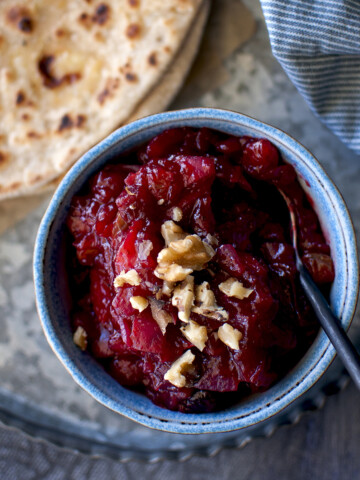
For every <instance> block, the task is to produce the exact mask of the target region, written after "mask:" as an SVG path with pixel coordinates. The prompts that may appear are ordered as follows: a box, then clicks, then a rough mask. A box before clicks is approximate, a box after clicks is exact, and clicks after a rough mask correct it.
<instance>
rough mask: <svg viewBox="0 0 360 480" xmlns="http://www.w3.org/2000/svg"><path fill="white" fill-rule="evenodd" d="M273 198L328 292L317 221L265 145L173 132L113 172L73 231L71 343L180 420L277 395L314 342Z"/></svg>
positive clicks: (89, 196) (78, 214) (329, 271)
mask: <svg viewBox="0 0 360 480" xmlns="http://www.w3.org/2000/svg"><path fill="white" fill-rule="evenodd" d="M277 188H281V189H283V190H284V191H285V193H286V194H287V195H288V196H289V197H290V198H291V199H292V200H293V202H294V205H295V209H296V215H297V222H298V226H299V232H298V235H299V247H300V251H301V256H302V259H303V262H304V263H305V265H306V266H307V268H308V269H309V271H310V274H311V275H312V277H313V279H314V281H315V282H316V283H317V284H319V285H320V286H321V288H322V289H323V290H324V291H325V292H328V290H329V287H330V284H331V282H332V281H333V279H334V267H333V263H332V260H331V257H330V249H329V246H328V245H327V243H326V241H325V239H324V236H323V234H322V232H321V229H320V225H319V221H318V218H317V215H316V214H315V212H314V210H313V208H312V207H311V205H310V203H309V201H308V199H307V197H306V195H305V193H304V191H303V190H302V188H301V187H300V184H299V182H298V180H297V177H296V174H295V171H294V168H293V167H292V166H291V165H288V164H286V163H284V162H283V161H282V159H281V157H280V154H279V151H278V150H277V148H276V147H275V146H274V145H273V144H272V143H271V142H270V141H269V140H266V139H257V138H250V137H235V136H229V135H226V134H224V133H221V132H217V131H213V130H209V129H207V128H201V129H194V128H188V127H184V128H175V129H171V130H167V131H164V132H163V133H160V134H159V135H157V136H156V137H154V138H153V139H151V140H150V141H149V142H148V143H147V144H146V145H143V146H142V147H140V148H139V149H138V150H137V151H134V152H131V153H129V154H127V155H122V156H120V157H116V158H114V159H113V161H112V163H111V164H108V165H106V166H105V167H104V168H103V169H102V170H101V171H99V172H98V173H97V174H96V175H94V176H93V177H92V178H91V179H90V181H89V182H88V184H87V185H86V187H85V188H84V189H83V190H82V191H81V192H80V194H79V195H77V196H76V197H74V198H73V200H72V204H71V208H70V211H69V215H68V218H67V226H68V230H69V232H70V234H69V245H71V244H72V246H71V247H69V255H68V257H69V261H68V274H69V284H70V291H71V292H72V297H73V308H72V325H73V329H74V341H75V343H76V344H77V345H78V346H79V347H80V348H82V349H83V350H85V349H86V350H88V351H89V353H90V354H91V355H93V356H94V357H96V358H97V359H98V361H99V362H101V363H102V364H103V366H104V368H105V369H106V370H107V371H108V372H109V373H110V375H112V376H113V377H114V378H115V379H116V380H117V381H118V382H119V383H120V384H121V385H124V386H127V387H128V388H132V389H136V390H138V391H142V392H144V393H145V394H146V395H147V396H148V397H149V398H150V399H151V400H152V401H153V402H154V403H156V404H157V405H160V406H162V407H165V408H168V409H171V410H179V411H181V412H192V413H195V412H209V411H213V410H220V409H222V408H225V407H226V406H228V405H230V404H232V403H234V402H237V401H239V400H240V399H241V398H243V397H244V396H245V395H249V394H250V393H252V392H257V391H262V390H265V389H267V388H268V387H270V386H271V385H272V384H273V383H274V382H276V381H277V380H278V379H279V378H281V377H282V376H284V375H285V374H286V373H287V372H288V371H289V370H290V369H291V368H292V367H293V366H294V365H295V364H296V363H297V362H298V361H299V360H300V358H301V357H302V356H303V355H304V353H305V352H306V350H307V349H308V348H309V346H310V344H311V343H312V341H313V340H314V338H315V336H316V333H317V330H318V323H317V320H316V318H315V316H314V313H313V311H312V309H311V307H310V305H309V303H308V301H307V299H306V298H305V295H304V293H303V290H302V288H301V286H300V283H299V278H298V272H297V270H296V266H295V260H294V250H293V247H292V244H291V237H290V225H289V212H288V210H287V208H286V205H285V202H284V200H283V199H282V197H281V195H280V194H279V192H278V190H277ZM70 237H71V238H70Z"/></svg>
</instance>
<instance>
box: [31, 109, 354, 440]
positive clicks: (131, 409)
mask: <svg viewBox="0 0 360 480" xmlns="http://www.w3.org/2000/svg"><path fill="white" fill-rule="evenodd" d="M201 120H204V121H206V120H210V121H218V122H220V123H222V124H224V123H229V124H235V125H238V126H244V127H249V128H252V129H254V128H255V129H257V130H258V131H259V134H260V135H263V136H265V137H267V138H269V139H270V140H271V141H274V140H275V141H276V142H277V143H279V144H281V145H282V146H283V148H284V149H285V150H291V151H292V152H295V153H296V155H297V156H299V157H301V158H302V159H303V160H305V163H306V165H307V167H309V168H310V167H311V169H312V171H313V173H314V175H315V177H316V180H317V182H318V183H319V179H321V181H322V183H323V184H326V188H327V193H329V192H328V189H330V190H331V192H330V193H331V195H332V197H333V198H334V200H335V202H336V205H337V207H338V208H339V212H338V214H339V215H340V216H341V218H342V220H343V222H344V226H343V228H342V230H343V235H344V236H346V237H347V242H346V246H347V247H348V248H349V252H347V255H348V257H349V258H351V262H352V263H351V267H352V275H351V280H354V283H353V284H352V285H351V286H350V287H351V288H350V289H349V292H348V293H349V296H348V297H347V304H348V314H347V318H346V322H345V321H342V324H343V326H344V328H345V329H348V328H349V326H350V324H351V321H352V318H353V316H354V313H355V309H356V304H357V297H358V290H359V265H358V256H357V248H356V241H355V232H354V227H353V224H352V221H351V217H350V214H349V212H348V209H347V207H346V204H345V201H344V199H343V197H342V195H341V194H340V192H339V190H338V189H337V187H336V186H335V184H334V183H333V182H332V180H331V179H330V177H329V176H328V175H327V173H326V172H325V170H324V169H323V167H322V166H321V165H320V163H319V162H318V160H317V159H316V158H315V157H314V156H313V155H312V154H311V153H310V152H309V150H307V149H306V148H305V147H304V146H303V145H301V144H300V143H299V142H298V141H297V140H295V139H294V138H293V137H291V136H290V135H289V134H287V133H285V132H283V131H282V130H280V129H278V128H275V127H273V126H271V125H269V124H267V123H264V122H261V121H259V120H256V119H254V118H252V117H250V116H248V115H244V114H241V113H238V112H233V111H230V110H224V109H217V108H216V109H215V108H189V109H183V110H175V111H170V112H164V113H159V114H155V115H150V116H147V117H144V118H141V119H139V120H136V121H134V122H132V123H129V124H127V125H125V126H123V127H120V128H119V129H118V130H116V131H115V132H113V133H112V134H110V135H109V136H108V137H106V138H105V139H104V140H102V141H101V142H100V143H98V144H96V145H95V146H94V147H92V148H91V149H90V150H89V151H87V152H86V153H85V154H84V155H83V156H82V157H81V158H80V159H79V160H78V161H77V162H76V163H75V165H74V166H73V167H72V168H71V169H70V171H69V172H68V173H67V174H66V175H65V177H64V178H63V180H62V181H61V183H60V185H59V186H58V188H57V190H56V192H55V193H54V195H53V197H52V199H51V201H50V204H49V205H48V208H47V210H46V212H45V214H44V217H43V219H42V221H41V224H40V227H39V230H38V234H37V238H36V241H35V247H34V260H33V273H34V284H35V296H36V305H37V309H38V313H39V317H40V321H41V325H42V328H43V330H44V333H45V336H46V338H47V341H48V342H49V344H50V346H51V348H52V350H53V351H54V352H55V354H56V355H57V357H58V358H59V360H60V361H61V363H62V364H63V365H64V367H65V368H66V369H67V370H68V372H69V373H70V374H71V376H72V377H73V379H74V380H75V381H76V383H78V384H79V385H80V386H81V387H82V388H83V389H84V390H85V391H87V392H88V393H89V394H90V395H91V396H92V397H94V398H95V399H96V400H97V401H99V402H100V403H102V404H103V405H105V406H107V407H108V408H110V409H111V410H114V411H115V412H117V413H120V414H122V415H124V416H126V417H128V418H130V419H132V420H134V421H136V422H138V423H140V424H142V425H145V426H148V427H151V428H155V429H159V430H163V431H167V432H173V433H188V434H194V433H195V434H198V433H215V432H226V431H233V430H237V429H240V428H244V427H248V426H250V425H255V424H257V423H260V422H262V421H265V420H268V419H270V418H271V417H273V416H274V415H276V414H278V413H279V412H281V411H282V410H283V409H284V408H286V407H288V406H289V405H290V404H291V403H292V402H293V401H295V400H296V399H297V398H298V397H299V396H300V395H302V394H303V393H305V392H306V391H307V390H308V389H309V388H310V387H311V386H312V385H313V384H314V383H315V382H316V381H317V380H318V379H319V378H320V377H321V375H322V374H323V373H324V372H325V371H326V369H327V368H328V367H329V365H330V364H331V362H332V360H333V359H334V357H335V349H334V347H333V346H332V345H331V344H330V341H329V340H328V339H327V337H326V335H325V333H324V332H323V331H321V332H320V334H319V335H318V337H317V338H316V340H315V342H314V344H315V343H316V344H317V349H316V350H314V349H313V347H311V348H310V350H311V354H310V355H309V352H310V350H309V351H308V353H307V354H306V355H305V357H308V358H307V363H305V364H303V362H302V361H301V362H300V364H298V365H297V366H296V367H295V369H294V373H292V374H290V375H291V376H294V374H295V373H297V376H298V377H299V379H298V381H297V382H296V384H294V385H292V386H291V387H289V386H288V387H286V385H285V384H286V383H287V382H288V383H289V378H287V377H288V376H286V377H285V379H282V380H280V381H279V382H277V383H276V384H275V385H274V386H273V387H271V388H270V389H269V390H267V392H273V395H272V397H271V398H272V399H273V401H272V402H270V403H266V405H263V406H262V408H258V409H256V408H255V409H254V410H253V411H252V412H250V413H246V414H241V412H239V411H238V414H237V415H235V413H236V410H237V408H236V407H235V408H232V409H227V410H225V411H222V412H213V413H210V414H183V413H180V412H172V411H169V410H166V409H163V408H161V407H157V406H154V405H153V404H151V405H150V407H151V408H152V409H153V410H156V411H158V410H160V411H161V412H160V413H159V412H158V413H159V414H157V415H154V414H150V415H149V414H145V413H144V412H142V411H140V410H137V409H136V408H135V406H128V405H126V404H124V403H123V402H122V401H120V400H119V399H117V400H114V399H111V398H110V397H109V396H108V395H107V394H106V393H105V392H103V391H102V389H101V388H100V387H99V386H96V385H94V383H92V382H91V381H90V380H89V379H88V378H87V377H86V375H84V374H83V373H82V372H81V371H80V370H79V369H78V368H77V366H76V365H75V363H74V361H73V360H72V359H71V358H70V356H69V355H68V353H67V352H66V350H65V349H64V346H63V345H62V343H61V342H60V340H59V339H58V338H57V335H56V333H55V330H54V327H53V325H52V319H51V317H50V314H49V311H48V309H47V302H46V288H45V279H44V270H43V267H44V258H45V253H46V249H47V246H48V245H47V241H46V240H47V236H48V234H49V232H50V229H51V227H52V224H53V222H54V220H55V218H56V216H57V212H58V210H59V209H60V208H61V207H62V205H63V202H64V200H65V198H66V195H67V193H68V191H69V189H70V188H71V187H72V186H73V185H74V184H75V182H76V181H77V180H79V179H80V178H81V175H82V174H83V173H84V170H86V168H87V167H88V166H89V165H91V164H92V163H93V162H96V161H97V160H99V159H100V158H101V157H102V156H103V155H104V154H105V153H106V152H108V151H109V150H110V149H111V148H112V147H114V146H115V145H118V144H119V143H121V142H123V141H124V140H125V139H126V138H128V137H130V136H131V135H134V134H139V133H140V132H141V131H143V130H147V129H148V128H149V127H153V126H163V128H164V129H166V128H167V125H166V124H167V123H169V124H172V126H175V125H173V124H174V123H181V122H186V121H199V122H201ZM284 141H285V142H286V143H284ZM84 181H85V180H84ZM322 187H323V188H324V185H322ZM79 188H80V187H79ZM330 193H329V195H330ZM350 273H351V272H350ZM314 344H313V346H314ZM81 353H83V352H81ZM286 379H287V381H286ZM290 383H291V382H290ZM119 387H120V390H125V387H122V386H120V385H119ZM126 390H127V389H126ZM284 390H285V391H284ZM127 392H129V390H127ZM267 392H266V393H267ZM132 393H133V395H139V394H137V393H135V392H132ZM259 395H260V396H261V395H263V394H259ZM255 397H256V396H252V398H255ZM149 402H150V400H149ZM264 407H265V408H264ZM238 408H239V407H238Z"/></svg>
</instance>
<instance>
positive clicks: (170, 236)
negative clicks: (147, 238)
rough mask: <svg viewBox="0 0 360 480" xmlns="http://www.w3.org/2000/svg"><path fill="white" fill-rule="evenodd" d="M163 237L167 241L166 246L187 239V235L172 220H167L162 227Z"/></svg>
mask: <svg viewBox="0 0 360 480" xmlns="http://www.w3.org/2000/svg"><path fill="white" fill-rule="evenodd" d="M161 235H162V236H163V238H164V240H165V245H166V246H168V245H170V243H171V242H175V241H177V240H181V239H183V238H185V237H186V235H187V234H186V233H185V232H184V230H183V229H182V228H181V227H180V226H179V225H176V223H174V222H173V221H172V220H167V221H166V222H164V223H163V224H162V225H161Z"/></svg>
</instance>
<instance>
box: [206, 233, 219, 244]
mask: <svg viewBox="0 0 360 480" xmlns="http://www.w3.org/2000/svg"><path fill="white" fill-rule="evenodd" d="M205 240H206V241H207V242H208V243H209V244H210V245H212V246H214V247H217V246H218V245H219V240H218V239H217V238H216V237H214V235H210V233H208V234H207V235H206V237H205Z"/></svg>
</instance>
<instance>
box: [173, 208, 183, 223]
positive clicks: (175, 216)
mask: <svg viewBox="0 0 360 480" xmlns="http://www.w3.org/2000/svg"><path fill="white" fill-rule="evenodd" d="M182 216H183V213H182V210H181V208H179V207H174V208H173V209H172V212H171V218H172V219H173V220H174V222H180V220H181V219H182Z"/></svg>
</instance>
